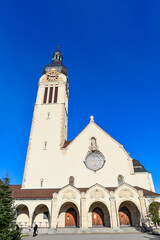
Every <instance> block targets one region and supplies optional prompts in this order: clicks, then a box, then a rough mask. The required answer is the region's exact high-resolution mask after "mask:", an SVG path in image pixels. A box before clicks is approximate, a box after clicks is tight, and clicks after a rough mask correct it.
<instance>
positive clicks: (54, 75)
mask: <svg viewBox="0 0 160 240" xmlns="http://www.w3.org/2000/svg"><path fill="white" fill-rule="evenodd" d="M58 77H59V73H58V72H56V71H52V72H49V73H48V74H47V80H48V81H50V82H52V81H56V80H57V79H58Z"/></svg>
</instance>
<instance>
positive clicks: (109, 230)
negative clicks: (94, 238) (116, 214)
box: [50, 227, 139, 234]
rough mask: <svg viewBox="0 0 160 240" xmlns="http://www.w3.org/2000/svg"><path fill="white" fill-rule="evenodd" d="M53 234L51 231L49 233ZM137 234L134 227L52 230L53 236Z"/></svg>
mask: <svg viewBox="0 0 160 240" xmlns="http://www.w3.org/2000/svg"><path fill="white" fill-rule="evenodd" d="M50 232H52V234H53V231H50ZM116 232H119V233H138V232H139V231H138V230H137V229H136V228H134V227H122V228H115V229H112V228H106V227H102V228H87V229H82V228H57V229H55V230H54V234H81V233H116Z"/></svg>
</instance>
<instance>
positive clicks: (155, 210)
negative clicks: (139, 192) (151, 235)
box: [149, 202, 160, 227]
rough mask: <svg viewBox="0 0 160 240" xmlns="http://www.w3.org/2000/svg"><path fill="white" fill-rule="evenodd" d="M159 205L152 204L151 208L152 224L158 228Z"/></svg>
mask: <svg viewBox="0 0 160 240" xmlns="http://www.w3.org/2000/svg"><path fill="white" fill-rule="evenodd" d="M159 208H160V206H159V204H158V203H157V202H152V203H151V205H150V206H149V212H150V215H151V219H152V222H153V223H154V225H155V226H156V227H157V224H159V223H160V217H159Z"/></svg>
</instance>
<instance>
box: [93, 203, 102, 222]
mask: <svg viewBox="0 0 160 240" xmlns="http://www.w3.org/2000/svg"><path fill="white" fill-rule="evenodd" d="M92 226H104V214H103V211H102V209H101V208H99V207H96V208H94V209H93V212H92Z"/></svg>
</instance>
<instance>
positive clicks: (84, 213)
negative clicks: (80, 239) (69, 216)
mask: <svg viewBox="0 0 160 240" xmlns="http://www.w3.org/2000/svg"><path fill="white" fill-rule="evenodd" d="M80 227H81V228H88V221H87V211H86V197H85V193H84V192H82V193H81V199H80Z"/></svg>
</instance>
